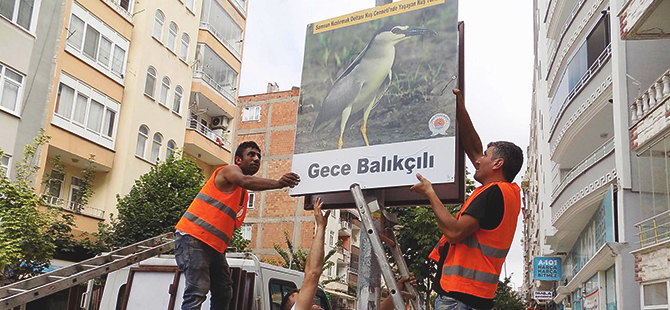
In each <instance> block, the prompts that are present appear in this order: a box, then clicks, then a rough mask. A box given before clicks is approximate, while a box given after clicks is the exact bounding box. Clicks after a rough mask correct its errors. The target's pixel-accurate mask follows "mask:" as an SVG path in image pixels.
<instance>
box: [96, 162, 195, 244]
mask: <svg viewBox="0 0 670 310" xmlns="http://www.w3.org/2000/svg"><path fill="white" fill-rule="evenodd" d="M203 180H204V175H203V174H202V173H201V172H200V171H199V170H198V166H197V165H196V164H195V161H194V160H193V159H191V158H186V157H183V156H182V155H181V152H174V153H173V154H172V155H170V156H168V158H166V159H165V162H159V163H158V164H156V166H154V167H153V168H151V171H149V172H147V173H145V174H143V175H142V176H140V178H139V179H138V180H136V181H135V185H133V187H132V188H131V189H130V192H129V193H128V194H127V195H126V196H124V197H123V198H121V197H119V196H118V195H117V210H118V218H116V219H114V218H112V221H111V227H105V226H101V227H100V229H99V231H98V233H97V234H96V236H98V237H101V238H104V239H102V240H103V241H104V242H105V243H106V244H107V245H110V246H125V245H129V244H133V243H136V242H139V241H142V240H145V239H148V238H151V237H155V236H158V235H161V234H164V233H167V232H171V231H174V226H175V225H176V224H177V222H178V221H179V219H180V218H181V216H182V215H183V214H184V212H185V211H186V209H188V206H189V205H190V204H191V202H192V201H193V199H194V198H195V196H196V195H197V194H198V192H199V191H200V189H201V188H202V185H203Z"/></svg>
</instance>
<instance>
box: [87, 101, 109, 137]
mask: <svg viewBox="0 0 670 310" xmlns="http://www.w3.org/2000/svg"><path fill="white" fill-rule="evenodd" d="M104 111H105V107H104V106H103V105H102V104H101V103H99V102H97V101H95V100H91V110H90V111H89V113H88V121H87V124H86V128H88V129H90V130H92V131H94V132H96V133H98V132H100V125H101V124H102V114H103V112H104Z"/></svg>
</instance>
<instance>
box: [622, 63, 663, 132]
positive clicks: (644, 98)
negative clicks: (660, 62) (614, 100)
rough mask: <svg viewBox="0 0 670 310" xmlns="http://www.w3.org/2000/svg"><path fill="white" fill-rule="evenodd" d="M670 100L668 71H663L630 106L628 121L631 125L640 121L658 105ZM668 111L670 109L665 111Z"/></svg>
mask: <svg viewBox="0 0 670 310" xmlns="http://www.w3.org/2000/svg"><path fill="white" fill-rule="evenodd" d="M668 98H670V69H668V70H667V71H665V73H663V74H662V75H661V77H659V78H658V79H656V82H654V83H652V84H651V86H650V87H649V88H647V90H645V91H644V92H643V93H642V94H641V95H640V96H639V97H637V99H635V101H633V103H631V105H630V119H631V120H632V121H633V123H637V122H638V121H640V120H642V119H643V118H644V117H645V116H646V115H647V114H649V112H651V111H652V110H654V108H656V107H657V106H658V105H660V104H663V103H664V102H666V101H667V100H668ZM666 110H670V109H666Z"/></svg>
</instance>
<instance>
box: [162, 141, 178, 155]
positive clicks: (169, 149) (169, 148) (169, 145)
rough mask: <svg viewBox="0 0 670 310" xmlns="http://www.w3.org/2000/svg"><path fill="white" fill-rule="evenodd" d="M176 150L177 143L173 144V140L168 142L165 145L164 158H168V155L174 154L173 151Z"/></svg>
mask: <svg viewBox="0 0 670 310" xmlns="http://www.w3.org/2000/svg"><path fill="white" fill-rule="evenodd" d="M176 148H177V143H175V142H174V140H170V141H168V143H167V150H165V158H168V157H170V155H172V154H174V149H176Z"/></svg>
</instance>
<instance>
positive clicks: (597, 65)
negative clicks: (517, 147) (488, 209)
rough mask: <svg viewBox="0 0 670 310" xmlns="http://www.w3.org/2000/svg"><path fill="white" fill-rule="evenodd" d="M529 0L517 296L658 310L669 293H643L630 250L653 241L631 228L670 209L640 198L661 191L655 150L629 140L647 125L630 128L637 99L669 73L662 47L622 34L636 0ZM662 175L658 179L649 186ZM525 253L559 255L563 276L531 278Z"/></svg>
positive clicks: (541, 304)
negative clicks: (530, 46) (531, 53)
mask: <svg viewBox="0 0 670 310" xmlns="http://www.w3.org/2000/svg"><path fill="white" fill-rule="evenodd" d="M624 2H625V3H624ZM638 2H639V1H638ZM658 2H660V1H656V2H655V3H656V4H657V3H658ZM533 3H534V25H535V28H534V36H535V68H534V77H535V78H534V89H533V98H532V100H533V108H532V119H533V120H534V122H533V123H532V128H531V141H530V142H531V143H530V147H529V150H528V151H529V152H528V153H529V154H528V156H529V157H528V163H529V165H528V166H529V168H528V171H527V173H526V177H525V181H527V187H525V189H524V194H525V207H524V211H525V220H526V223H525V229H524V233H525V239H527V240H526V241H525V242H526V244H525V250H526V255H527V259H526V260H525V263H526V266H525V268H526V269H525V270H526V272H525V276H526V278H525V284H524V288H525V290H526V294H527V295H526V296H529V297H530V296H533V294H532V292H534V291H551V292H552V293H553V295H552V297H553V298H552V299H551V300H544V301H535V302H536V304H537V305H538V309H542V308H545V309H652V308H653V309H667V307H668V306H667V297H666V299H665V304H663V303H656V302H658V300H661V299H662V298H661V297H662V296H667V278H666V282H662V280H658V279H654V280H650V281H651V282H649V283H650V284H649V285H648V286H645V285H646V284H645V283H644V281H643V280H642V279H640V278H639V276H640V274H639V271H638V270H639V269H640V265H639V264H640V257H635V256H634V254H635V255H636V256H639V254H636V253H640V252H639V251H641V250H642V251H643V250H644V248H645V247H648V246H650V244H649V243H648V242H647V244H644V242H640V240H641V239H640V238H641V237H640V231H644V228H645V227H649V224H648V223H647V224H645V223H644V222H642V223H641V222H640V221H641V220H644V219H649V220H650V221H651V222H653V221H654V219H655V218H654V216H656V215H658V214H662V212H664V211H661V209H662V208H665V209H664V210H667V209H668V207H667V206H668V203H667V201H665V202H664V203H661V201H659V202H658V203H659V204H656V205H654V204H651V203H650V201H655V200H653V198H649V197H657V196H658V195H659V194H658V192H657V190H658V191H660V189H657V188H655V187H653V185H649V184H656V183H654V180H651V179H649V177H650V176H651V172H650V170H653V168H652V167H653V164H652V163H656V164H660V163H659V162H655V161H654V160H653V159H652V157H653V156H652V155H648V156H647V157H646V159H647V161H644V159H640V158H643V156H644V154H652V153H653V151H650V152H649V153H645V152H646V151H648V150H649V148H650V147H649V145H650V143H646V144H645V145H646V146H647V148H645V146H644V145H643V144H640V143H639V142H642V141H637V140H638V139H639V137H640V136H642V137H647V134H648V132H649V131H648V130H646V131H644V130H643V131H636V130H637V129H644V128H641V127H644V126H640V121H639V118H642V119H644V117H645V116H646V114H644V113H645V112H646V111H645V110H644V109H645V108H646V106H645V102H644V98H650V97H654V99H655V102H656V101H658V100H659V99H662V97H657V96H656V93H655V92H654V96H650V95H649V94H647V97H645V96H644V94H643V92H644V89H645V87H650V86H652V87H654V90H653V91H655V88H657V87H658V83H657V81H658V80H660V81H661V82H662V78H663V75H664V74H665V72H666V71H667V68H668V67H670V63H669V62H670V58H668V57H667V52H668V51H669V50H670V44H669V43H668V42H667V40H648V41H632V40H628V39H627V38H626V32H625V29H627V28H626V27H631V26H632V25H631V23H630V22H628V21H626V16H630V15H632V13H631V12H628V13H627V12H626V10H627V9H626V8H633V7H634V8H636V9H637V8H638V7H640V4H638V3H637V2H636V1H621V0H613V1H604V0H574V1H571V0H567V1H563V0H536V1H534V2H533ZM645 3H646V2H645ZM656 4H654V5H656ZM660 7H662V6H660ZM666 13H667V12H666ZM635 14H639V12H638V13H635ZM645 14H646V13H645ZM645 16H649V15H645ZM663 16H667V15H663ZM635 29H642V32H643V33H644V32H648V31H651V28H649V27H647V28H644V27H643V28H640V27H637V28H635ZM622 30H624V31H623V32H622ZM631 31H632V30H631ZM638 32H639V30H638ZM659 77H660V78H659ZM661 84H662V83H661ZM640 94H641V95H642V96H641V98H642V99H641V100H640V101H639V102H640V104H639V105H635V102H636V100H637V98H638V97H639V95H640ZM649 100H650V99H649ZM649 100H647V101H649ZM647 104H648V102H647ZM640 105H641V106H642V110H638V108H637V106H640ZM649 109H651V108H649ZM633 110H635V112H636V113H631V111H633ZM659 111H660V110H659ZM658 113H660V114H658V115H662V114H663V113H665V112H658ZM652 114H653V113H652ZM648 120H649V122H650V123H654V125H653V126H652V125H648V126H647V127H645V128H647V129H648V128H652V127H653V128H659V127H663V126H664V125H663V124H664V123H662V122H661V123H658V122H656V120H657V118H654V116H651V117H649V118H648ZM635 134H638V136H636V135H635ZM658 134H659V135H660V136H663V134H662V133H658ZM660 140H662V138H661V139H660ZM636 141H637V142H638V143H637V144H636ZM645 141H647V140H645ZM647 142H651V140H649V141H647ZM651 144H653V143H651ZM661 145H663V143H661ZM631 147H632V148H633V150H631ZM640 147H641V148H640ZM661 152H662V151H661ZM640 161H642V162H644V163H645V164H646V166H643V165H642V164H641V163H640ZM660 161H661V162H663V160H662V159H660ZM644 167H646V168H644ZM663 173H665V170H663ZM661 179H663V180H665V177H664V176H663V177H660V176H659V179H657V180H655V181H656V182H658V181H660V180H661ZM645 184H647V185H645ZM664 184H665V183H664ZM645 186H647V187H646V188H647V190H648V191H649V193H650V194H649V195H645V192H644V188H645ZM663 186H665V185H663ZM661 192H663V191H661ZM664 193H667V190H665V192H664ZM664 195H665V194H664ZM650 199H651V200H650ZM661 206H662V207H661ZM667 220H668V219H667V218H665V223H667V222H668V221H667ZM666 225H667V224H666ZM643 235H644V234H643ZM652 239H653V238H652ZM534 257H560V258H561V259H562V279H561V280H560V281H534V280H533V279H532V268H533V266H532V259H533V258H534ZM657 262H658V261H657ZM665 264H666V266H667V261H666V262H665ZM636 275H637V276H638V278H637V279H636ZM654 281H656V282H654ZM658 281H660V282H658ZM658 283H662V284H658ZM662 288H663V289H665V290H666V291H663V290H662ZM649 298H651V299H653V300H654V301H652V302H651V303H650V302H649V301H648V300H647V299H649ZM652 305H654V306H652ZM650 306H651V307H650ZM663 307H665V308H663Z"/></svg>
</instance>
